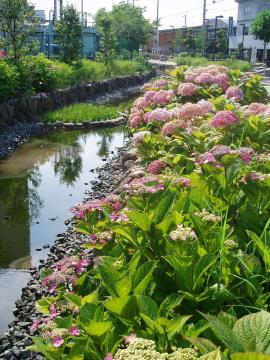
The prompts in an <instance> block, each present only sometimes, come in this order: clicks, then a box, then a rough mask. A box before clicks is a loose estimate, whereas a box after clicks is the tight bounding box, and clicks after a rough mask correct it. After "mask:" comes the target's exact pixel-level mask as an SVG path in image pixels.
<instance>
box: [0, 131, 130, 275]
mask: <svg viewBox="0 0 270 360" xmlns="http://www.w3.org/2000/svg"><path fill="white" fill-rule="evenodd" d="M124 137H125V136H124V133H123V130H122V129H120V130H119V128H117V129H106V130H99V131H94V132H93V131H92V132H91V133H83V132H79V131H75V132H64V133H51V134H47V135H45V136H41V137H39V138H36V139H34V140H32V141H31V142H30V143H29V144H26V145H25V146H24V147H23V148H22V149H21V150H19V151H18V152H17V153H16V154H14V155H13V156H12V157H11V158H10V159H9V160H6V161H2V162H0V267H3V268H7V267H9V266H10V264H12V263H14V261H15V260H17V259H19V258H25V257H27V256H29V255H31V246H30V238H31V227H34V225H35V224H37V223H38V224H39V223H40V222H42V221H43V220H45V219H44V214H42V213H41V212H42V209H43V208H44V207H45V212H46V215H45V216H47V214H48V218H49V216H51V217H53V216H54V215H57V216H58V214H55V212H54V209H49V207H48V204H45V201H46V200H47V199H46V197H50V193H53V191H60V192H64V193H65V194H64V195H66V190H67V189H68V192H69V193H70V191H71V190H72V191H73V189H74V187H75V185H76V187H77V185H78V182H80V180H81V181H82V179H83V177H86V178H87V181H89V176H90V175H89V169H87V170H86V169H84V165H85V163H86V161H88V162H89V159H88V160H87V158H88V156H87V153H86V150H87V151H88V150H89V149H90V148H91V151H89V153H90V152H93V151H94V154H93V155H95V158H93V157H92V156H91V159H90V160H91V161H93V164H91V165H89V168H91V167H94V166H97V165H98V164H97V162H98V161H100V159H99V158H100V157H104V156H107V155H108V153H109V152H110V150H111V146H114V144H113V143H114V142H115V143H116V145H119V146H120V145H122V143H123V140H124ZM98 159H99V160H98ZM91 161H90V163H91ZM83 172H84V174H83ZM52 176H53V178H54V184H53V185H52V184H51V183H50V184H49V179H50V178H51V177H52ZM46 181H48V184H46ZM61 186H62V187H61ZM44 189H45V192H44V191H43V190H44ZM60 189H61V190H60ZM79 193H80V194H82V188H81V189H79ZM72 200H73V199H72ZM78 200H80V199H78ZM73 201H74V200H73ZM52 202H53V201H52ZM66 203H67V201H64V203H63V204H62V209H61V210H62V212H63V213H64V212H65V213H66V214H67V211H68V207H65V205H66ZM56 207H58V208H59V204H55V206H54V208H56ZM46 220H48V219H46ZM48 240H50V241H51V239H48ZM17 266H18V265H17Z"/></svg>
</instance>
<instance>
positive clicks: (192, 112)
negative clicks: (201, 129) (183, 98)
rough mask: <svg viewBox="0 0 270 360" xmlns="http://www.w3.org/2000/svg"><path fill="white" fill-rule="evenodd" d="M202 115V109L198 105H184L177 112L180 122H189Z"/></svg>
mask: <svg viewBox="0 0 270 360" xmlns="http://www.w3.org/2000/svg"><path fill="white" fill-rule="evenodd" d="M203 115H204V111H203V108H202V107H201V106H200V105H199V104H192V103H186V104H184V105H183V106H181V107H180V109H179V111H178V119H180V120H191V119H194V118H196V117H200V116H203Z"/></svg>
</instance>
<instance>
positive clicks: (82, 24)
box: [81, 0, 83, 25]
mask: <svg viewBox="0 0 270 360" xmlns="http://www.w3.org/2000/svg"><path fill="white" fill-rule="evenodd" d="M81 13H82V19H81V20H82V25H83V0H81Z"/></svg>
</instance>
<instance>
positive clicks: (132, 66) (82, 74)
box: [54, 59, 147, 88]
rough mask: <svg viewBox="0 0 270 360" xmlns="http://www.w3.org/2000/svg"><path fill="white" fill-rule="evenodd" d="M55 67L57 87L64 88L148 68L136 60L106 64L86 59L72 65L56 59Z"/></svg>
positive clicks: (131, 73)
mask: <svg viewBox="0 0 270 360" xmlns="http://www.w3.org/2000/svg"><path fill="white" fill-rule="evenodd" d="M54 69H55V72H56V74H57V87H58V88H63V87H66V86H72V85H78V84H82V83H87V82H90V81H97V80H102V79H107V78H112V77H115V76H120V75H133V74H136V73H138V72H141V71H145V70H147V67H146V65H145V64H143V63H141V62H138V61H134V60H115V61H114V62H113V63H111V64H108V65H105V64H104V63H101V62H97V61H90V60H85V59H84V60H82V61H80V62H79V63H76V64H74V65H72V66H70V65H67V64H64V63H61V62H59V61H55V62H54Z"/></svg>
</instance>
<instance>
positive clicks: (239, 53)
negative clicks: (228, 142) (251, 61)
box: [232, 43, 245, 60]
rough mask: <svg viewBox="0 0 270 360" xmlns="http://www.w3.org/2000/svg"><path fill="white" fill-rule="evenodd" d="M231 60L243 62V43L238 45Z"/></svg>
mask: <svg viewBox="0 0 270 360" xmlns="http://www.w3.org/2000/svg"><path fill="white" fill-rule="evenodd" d="M232 58H233V59H237V60H244V59H245V51H244V45H243V43H239V44H238V46H237V49H235V51H234V52H233V54H232Z"/></svg>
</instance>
